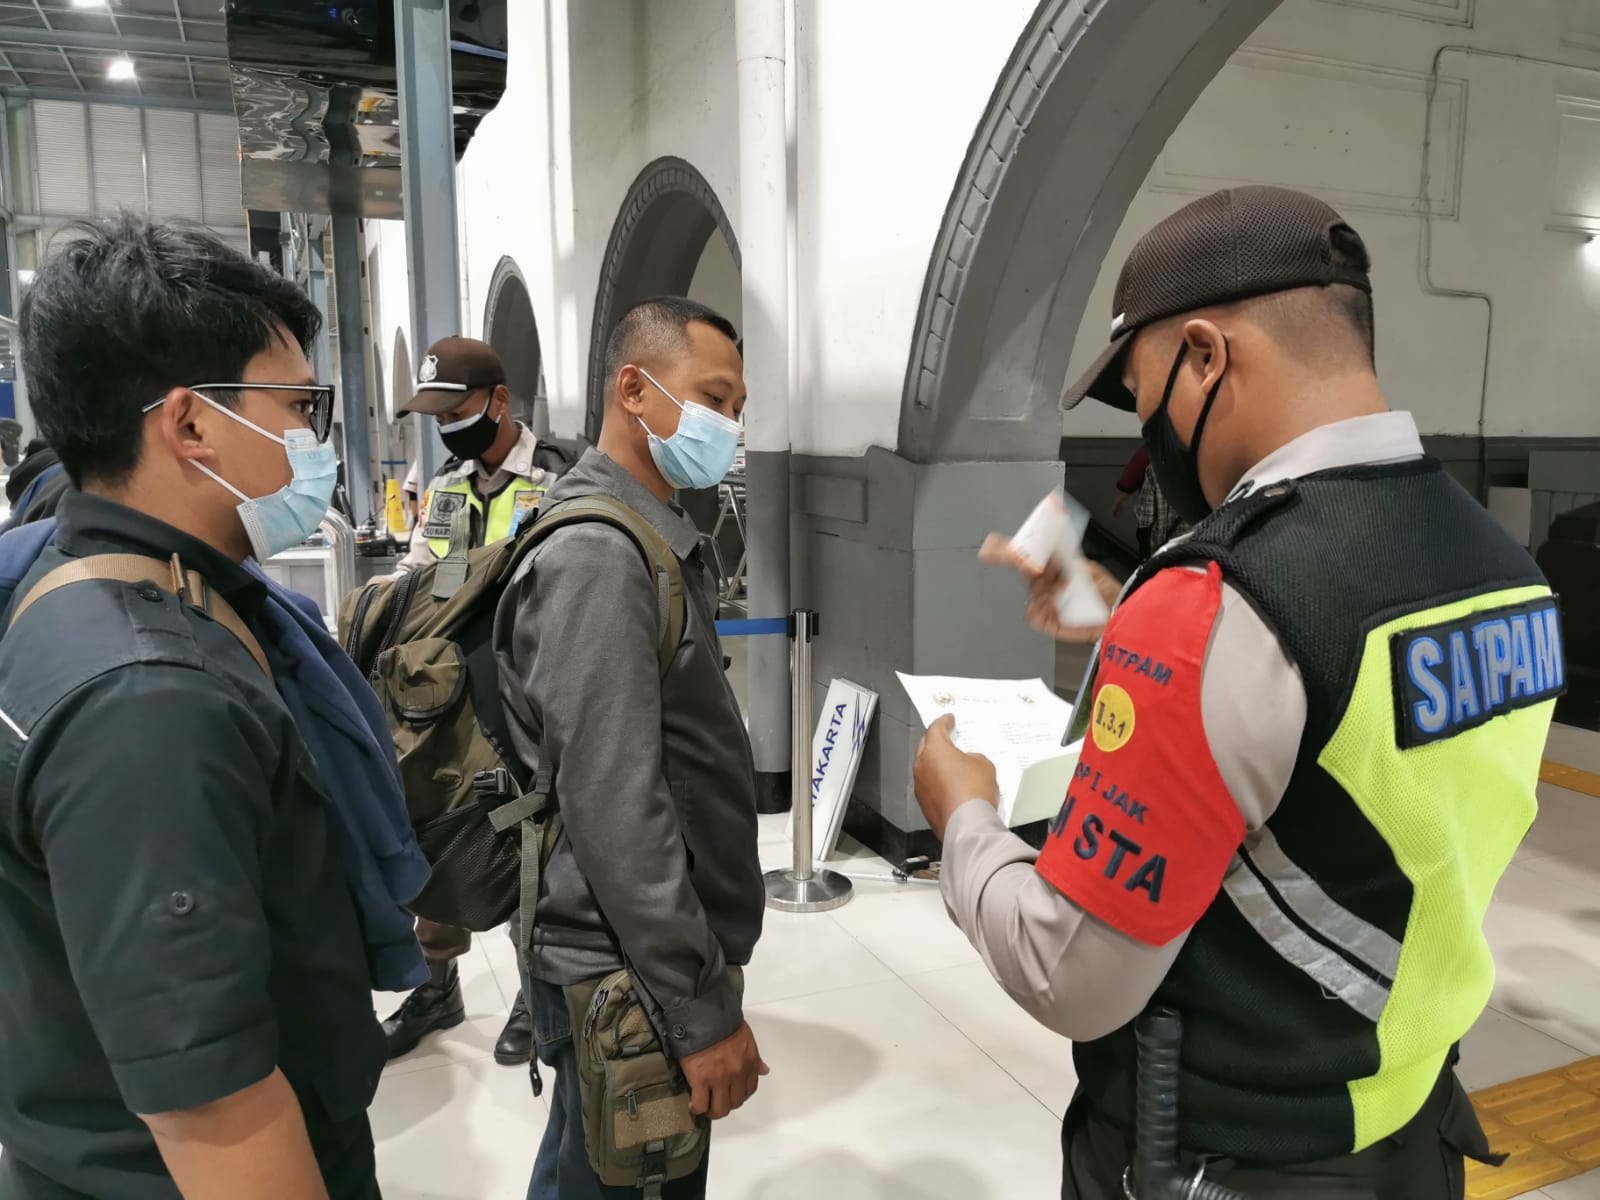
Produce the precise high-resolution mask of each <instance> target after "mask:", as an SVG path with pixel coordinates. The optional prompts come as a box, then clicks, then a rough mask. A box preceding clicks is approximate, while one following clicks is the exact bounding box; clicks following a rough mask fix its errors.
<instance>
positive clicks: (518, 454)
mask: <svg viewBox="0 0 1600 1200" xmlns="http://www.w3.org/2000/svg"><path fill="white" fill-rule="evenodd" d="M538 448H539V439H538V438H537V437H536V436H534V432H533V430H531V429H529V428H528V427H527V426H526V425H524V424H523V423H522V422H521V421H518V422H517V440H516V442H515V443H514V444H513V445H512V447H511V453H509V454H507V455H506V459H505V461H504V462H503V463H501V464H500V466H499V467H498V468H497V469H496V470H493V471H491V470H490V469H489V468H488V467H486V466H484V465H483V463H481V462H475V463H473V464H472V467H473V468H474V469H475V470H476V471H477V473H478V474H479V475H481V476H483V477H484V478H485V479H492V478H493V477H494V476H496V475H498V474H500V472H501V471H504V472H506V473H507V474H509V475H515V476H516V477H517V478H518V479H532V478H533V471H534V466H533V452H534V451H535V450H537V449H538ZM466 465H467V464H466V463H463V464H462V466H466Z"/></svg>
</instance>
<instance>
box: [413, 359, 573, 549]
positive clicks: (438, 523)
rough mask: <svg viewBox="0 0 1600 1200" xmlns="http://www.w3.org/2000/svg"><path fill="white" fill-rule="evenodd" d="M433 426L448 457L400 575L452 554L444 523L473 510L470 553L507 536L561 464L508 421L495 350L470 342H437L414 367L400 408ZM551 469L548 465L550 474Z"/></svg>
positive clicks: (529, 433) (424, 505) (536, 503)
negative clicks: (409, 392)
mask: <svg viewBox="0 0 1600 1200" xmlns="http://www.w3.org/2000/svg"><path fill="white" fill-rule="evenodd" d="M400 412H401V414H402V415H404V414H406V413H420V414H422V415H423V416H429V417H432V418H434V419H435V420H436V421H437V422H438V423H439V437H440V438H441V439H442V440H443V441H444V448H445V449H446V450H448V451H449V452H450V459H449V461H448V462H446V463H445V464H444V466H443V467H441V468H439V473H438V474H437V475H435V476H434V477H433V478H432V479H431V480H430V481H429V483H428V489H427V492H426V493H425V494H424V495H423V498H422V515H421V518H420V527H419V529H418V531H416V532H414V533H413V534H412V535H411V549H410V551H409V552H408V553H407V554H406V556H405V557H404V558H403V559H401V560H400V570H401V571H402V572H405V571H414V570H416V569H417V568H418V567H425V566H427V565H428V564H429V563H431V562H437V561H438V560H439V559H442V558H444V557H445V556H446V555H447V554H448V553H449V552H450V525H451V521H452V519H453V518H454V517H455V515H456V513H457V512H459V511H460V510H461V509H463V508H467V509H470V510H471V522H470V524H469V529H470V539H471V540H470V542H469V544H468V545H466V546H465V547H463V549H467V550H475V549H477V548H478V547H479V546H487V545H490V544H491V543H494V542H498V541H501V540H503V539H504V538H508V537H510V536H511V535H512V534H514V533H516V531H517V530H518V528H520V527H521V525H522V522H523V520H524V518H526V517H527V515H528V514H529V513H531V512H532V511H533V510H534V509H535V508H537V507H538V506H539V500H540V498H541V497H542V496H543V495H544V494H545V492H546V491H548V490H549V487H550V484H551V483H553V482H554V480H555V475H556V474H559V473H560V471H561V470H562V469H563V467H562V466H561V465H559V464H560V463H561V462H562V461H563V460H561V459H559V458H555V459H552V457H551V455H552V453H553V452H554V451H553V448H547V447H544V446H541V444H540V442H539V439H538V438H537V437H535V436H534V434H533V431H532V430H531V429H529V428H528V427H527V426H526V425H524V424H523V423H522V422H521V421H518V420H516V419H515V418H513V417H512V416H511V391H510V389H509V388H507V387H506V371H505V368H504V367H503V366H501V364H500V356H499V355H498V354H496V353H495V352H494V347H492V346H490V345H489V344H488V343H487V342H480V341H478V340H477V339H475V338H465V337H447V338H441V339H440V340H439V341H437V342H435V343H434V344H433V345H432V346H430V347H429V348H428V353H427V355H426V356H424V358H423V360H422V366H421V367H420V368H418V370H417V389H416V393H415V394H414V395H413V396H412V397H411V400H410V401H409V402H408V403H407V404H405V405H404V406H402V407H401V409H400ZM552 468H554V469H553V470H552Z"/></svg>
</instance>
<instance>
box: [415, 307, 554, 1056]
mask: <svg viewBox="0 0 1600 1200" xmlns="http://www.w3.org/2000/svg"><path fill="white" fill-rule="evenodd" d="M400 412H401V414H402V415H403V414H405V413H418V414H420V416H421V417H432V418H433V419H434V420H435V421H437V422H438V425H439V436H440V437H441V438H442V439H443V441H444V448H445V449H446V450H447V451H449V453H450V459H449V461H447V462H446V463H445V464H444V466H443V467H442V468H440V470H439V472H438V474H436V475H435V476H434V477H433V479H432V480H431V481H430V482H429V484H428V489H427V493H426V495H424V497H423V499H422V505H421V508H420V510H419V512H420V515H419V517H418V520H417V526H416V528H415V529H414V530H413V531H412V534H411V549H410V550H409V551H408V552H407V553H406V556H405V557H404V558H402V559H401V560H400V567H399V573H402V574H403V573H405V572H408V571H415V570H417V569H418V568H419V567H425V566H427V565H428V564H429V563H433V562H438V561H439V560H440V559H442V558H444V557H445V556H446V555H448V554H449V553H450V551H451V549H452V546H451V544H450V542H451V535H452V532H453V531H457V532H459V534H460V536H461V537H462V538H463V539H464V540H463V541H462V544H461V545H460V546H459V547H455V549H458V550H462V551H465V550H476V549H477V548H478V547H480V546H487V545H491V544H493V543H494V542H498V541H503V540H504V539H505V538H508V537H511V536H513V535H514V534H515V533H516V532H517V530H518V529H521V528H523V526H524V523H525V522H527V521H528V520H529V518H530V517H531V515H532V513H533V512H534V510H535V509H537V508H538V506H539V502H540V501H541V500H542V499H544V494H545V492H546V491H547V490H548V489H549V487H550V485H551V484H553V483H554V482H555V480H556V476H557V475H558V474H560V473H561V471H563V470H565V469H566V462H565V460H564V459H563V458H562V456H561V455H560V454H559V452H558V450H557V448H556V447H554V446H550V445H546V444H544V443H541V442H540V441H539V439H538V438H537V437H536V436H534V433H533V431H532V430H531V429H529V428H528V427H527V426H526V425H524V424H523V423H522V422H521V421H518V420H516V419H515V418H514V417H512V416H511V392H510V390H509V389H508V388H507V387H506V371H505V367H504V366H503V365H502V364H501V362H500V356H499V355H498V354H496V353H495V351H494V347H493V346H490V345H489V344H488V343H487V342H480V341H478V340H477V339H476V338H467V337H447V338H440V339H439V340H438V341H437V342H435V343H434V344H433V345H432V346H429V347H428V353H427V354H425V355H423V358H422V366H421V367H420V368H419V369H418V371H417V386H416V392H415V394H414V395H413V396H412V397H411V399H410V400H409V401H407V402H406V403H405V404H404V405H403V406H402V407H401V409H400ZM408 481H409V476H408ZM463 511H464V512H465V515H466V520H465V522H464V523H463V524H462V525H461V526H456V525H455V519H456V515H457V514H458V513H461V512H463ZM417 940H418V941H419V942H420V943H421V944H422V953H423V956H424V957H425V958H426V959H427V960H428V970H429V974H430V978H429V980H428V982H427V983H425V984H423V985H422V986H421V987H420V988H418V989H417V990H416V991H414V992H413V993H411V995H409V996H407V997H406V999H405V1002H404V1003H403V1004H401V1006H400V1007H399V1008H398V1009H396V1010H395V1011H394V1012H393V1013H392V1014H390V1016H389V1017H388V1019H387V1020H385V1021H384V1023H383V1032H384V1035H385V1036H386V1037H387V1038H388V1039H389V1057H391V1058H399V1057H401V1056H403V1055H406V1054H409V1053H411V1051H413V1050H415V1049H416V1048H417V1046H418V1044H419V1043H421V1041H422V1039H423V1038H425V1037H427V1036H428V1035H429V1034H431V1033H436V1032H439V1031H441V1030H446V1029H454V1028H455V1027H456V1026H458V1025H460V1024H461V1023H462V1022H463V1021H465V1020H466V1019H467V1009H466V1002H465V1000H464V999H463V998H462V995H461V975H460V971H459V969H458V968H457V965H456V963H457V960H458V959H460V958H461V957H462V956H463V955H465V954H466V953H467V951H468V950H470V949H471V948H472V934H471V932H470V931H468V930H465V929H457V928H456V927H454V926H452V925H440V924H438V923H437V922H435V921H429V920H427V919H426V918H419V919H418V921H417ZM532 1053H533V1019H532V1018H531V1017H530V1016H529V1015H528V1006H527V1004H526V1003H524V1001H523V998H522V995H521V994H520V993H519V994H518V995H517V996H516V998H515V999H514V1000H513V1001H512V1004H511V1013H510V1015H509V1016H508V1017H507V1018H506V1023H505V1028H503V1029H502V1030H501V1031H500V1037H499V1038H498V1040H496V1042H495V1047H494V1058H495V1061H496V1062H497V1063H499V1064H500V1065H501V1066H505V1067H514V1066H526V1065H527V1063H528V1058H529V1056H530V1055H531V1054H532Z"/></svg>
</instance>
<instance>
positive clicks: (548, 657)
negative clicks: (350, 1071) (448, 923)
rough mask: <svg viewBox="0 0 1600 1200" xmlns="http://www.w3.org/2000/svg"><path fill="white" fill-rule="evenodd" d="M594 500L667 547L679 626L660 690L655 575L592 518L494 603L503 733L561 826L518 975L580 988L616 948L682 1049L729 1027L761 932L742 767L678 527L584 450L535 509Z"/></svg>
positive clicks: (750, 783)
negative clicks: (732, 977)
mask: <svg viewBox="0 0 1600 1200" xmlns="http://www.w3.org/2000/svg"><path fill="white" fill-rule="evenodd" d="M596 494H603V495H608V496H613V497H615V498H617V499H619V500H621V501H622V502H623V503H625V504H627V505H628V506H629V507H630V508H632V509H633V510H634V511H635V512H637V513H638V514H639V515H640V516H642V517H643V518H645V520H647V521H649V522H650V524H651V525H652V526H654V527H655V528H656V529H657V530H658V531H659V532H660V533H661V535H662V537H663V538H665V539H666V541H667V543H668V544H669V545H670V546H671V547H672V550H673V552H674V553H675V554H676V555H677V557H678V560H679V562H680V563H681V565H682V567H683V576H684V593H685V600H686V607H687V617H688V620H687V624H686V627H685V630H684V636H683V641H682V644H681V646H680V648H679V650H678V652H677V655H676V657H675V658H674V660H673V662H672V665H671V667H670V668H669V670H668V672H667V675H666V678H665V679H662V678H661V675H660V664H659V659H658V653H657V651H658V644H659V642H658V638H659V633H658V625H657V621H658V617H657V602H656V589H655V582H654V580H653V578H652V576H651V574H650V573H649V571H648V570H647V568H646V566H645V563H644V559H643V557H642V556H641V555H640V552H639V550H638V548H637V547H636V546H635V545H634V543H633V541H632V540H631V539H630V538H629V537H628V536H627V535H626V534H624V533H622V532H620V531H619V530H616V529H614V528H612V527H610V526H607V525H599V524H593V525H580V526H576V527H572V528H568V529H563V530H560V531H558V532H556V533H554V534H552V535H551V537H550V539H549V541H547V542H545V543H544V544H543V545H542V546H540V547H539V548H538V549H537V550H536V551H535V552H534V553H533V554H532V555H530V556H529V559H528V562H527V563H526V564H525V565H524V567H523V569H522V570H521V571H520V572H519V573H518V576H517V578H516V579H515V580H514V581H513V582H512V584H511V586H510V587H509V588H507V589H506V593H505V596H504V597H503V598H502V600H501V602H500V609H499V613H498V615H497V617H496V621H495V637H494V644H495V657H496V659H497V661H498V663H499V667H500V692H501V699H502V701H503V702H504V705H505V710H506V716H507V719H508V722H509V724H510V727H511V737H512V742H513V745H514V748H515V750H516V752H517V754H518V756H519V757H520V758H521V760H522V762H523V763H524V764H525V765H531V764H534V763H541V764H542V765H543V767H544V768H545V769H547V770H549V771H550V772H551V775H552V778H553V781H554V789H553V791H554V796H555V802H556V804H557V805H558V806H559V808H560V812H561V815H562V821H563V826H564V828H563V832H562V836H561V838H560V840H559V841H558V842H557V844H556V847H555V851H554V854H553V856H552V858H551V861H550V863H549V865H548V867H547V869H546V870H545V871H544V873H543V878H542V880H541V884H540V890H539V907H538V920H537V928H536V931H535V934H534V938H533V948H532V951H531V969H532V973H533V975H534V976H535V977H536V978H539V979H542V980H544V981H546V982H548V983H553V984H559V985H571V984H577V983H581V982H584V981H586V980H591V979H596V978H599V977H600V976H603V975H606V974H609V973H610V972H611V971H613V970H616V969H618V968H619V967H620V966H621V965H622V956H623V954H624V953H625V954H626V956H627V958H628V960H629V963H630V965H631V967H632V969H633V970H634V971H635V972H636V973H637V974H638V975H639V976H640V977H641V980H642V982H643V983H644V985H645V989H646V990H647V991H648V992H649V993H650V995H651V996H652V997H653V998H654V1000H655V1001H656V1003H657V1004H658V1005H659V1006H660V1007H661V1009H662V1013H663V1016H664V1018H665V1021H664V1024H665V1027H666V1030H667V1032H668V1034H669V1036H670V1038H671V1043H672V1044H671V1045H670V1047H669V1050H670V1052H671V1053H673V1054H674V1055H676V1056H677V1057H680V1058H681V1057H683V1056H684V1055H687V1054H693V1053H696V1052H698V1051H700V1050H703V1049H705V1048H707V1047H708V1046H712V1045H715V1044H716V1043H717V1042H719V1041H722V1040H723V1039H724V1038H727V1037H729V1036H731V1035H732V1034H733V1033H734V1032H736V1031H737V1030H738V1028H739V1025H740V1023H741V1022H742V1021H743V1015H742V1009H741V1006H740V1002H739V996H738V993H737V992H736V991H735V989H734V987H733V985H732V984H731V983H730V981H729V977H728V971H727V967H728V966H729V965H730V964H731V965H734V966H743V965H745V964H746V963H748V962H749V961H750V955H751V952H752V950H754V948H755V944H756V939H757V938H758V937H759V936H760V933H761V917H762V912H763V909H764V902H765V899H764V893H763V889H762V882H761V868H760V864H759V861H758V858H757V851H756V808H755V775H754V768H753V764H752V761H751V756H750V743H749V738H748V736H747V734H746V732H745V726H744V719H743V717H742V716H741V714H740V711H739V704H738V701H737V700H736V699H735V697H734V694H733V689H732V688H731V687H730V686H729V684H728V680H727V677H726V675H725V673H724V669H723V657H722V645H721V643H720V642H719V641H718V638H717V631H716V625H715V620H716V612H717V598H716V592H715V587H714V583H713V581H712V578H711V575H710V572H708V571H707V570H706V568H705V566H704V564H703V563H702V562H701V557H700V549H699V534H698V533H697V531H696V530H695V527H694V525H693V523H691V522H690V521H689V519H688V518H687V517H685V516H684V515H683V514H682V513H680V512H678V511H676V510H675V509H673V508H671V507H669V506H668V505H666V504H663V503H662V502H661V501H660V500H658V499H657V498H656V497H655V496H654V495H652V494H651V493H650V492H649V491H648V490H646V489H645V487H644V486H643V485H642V484H640V483H639V482H638V480H636V479H634V477H633V476H632V475H630V474H629V473H628V472H627V471H625V470H623V469H622V468H621V467H619V466H618V465H617V464H616V463H614V462H613V461H612V460H611V459H609V458H607V457H606V456H605V455H604V454H602V453H600V452H599V451H597V450H591V451H589V452H588V453H587V454H585V455H584V457H583V459H582V461H580V462H579V463H578V465H577V466H576V467H574V468H573V469H572V470H571V471H570V472H569V473H568V474H567V475H565V476H564V477H563V478H562V479H561V480H560V482H558V483H557V484H556V486H555V487H554V488H552V489H551V491H550V494H549V497H548V500H547V503H554V502H555V501H558V500H563V499H568V498H572V497H577V496H592V495H596Z"/></svg>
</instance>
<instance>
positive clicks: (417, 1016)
mask: <svg viewBox="0 0 1600 1200" xmlns="http://www.w3.org/2000/svg"><path fill="white" fill-rule="evenodd" d="M428 971H429V973H430V974H431V975H432V976H433V978H431V979H429V980H428V982H427V983H425V984H423V985H422V986H421V987H419V988H418V989H417V990H416V991H414V992H412V993H411V995H409V996H407V997H406V999H405V1003H404V1004H402V1005H401V1006H400V1007H399V1008H398V1009H396V1010H395V1013H394V1015H393V1016H392V1017H390V1018H389V1019H388V1020H387V1021H385V1022H384V1023H383V1035H384V1037H386V1038H388V1039H389V1058H390V1060H391V1061H392V1060H394V1059H396V1058H399V1057H400V1056H401V1055H403V1054H410V1053H411V1052H412V1051H413V1050H415V1049H416V1048H417V1043H419V1042H420V1041H422V1039H423V1038H425V1037H426V1036H427V1035H428V1034H430V1033H433V1032H435V1031H436V1030H440V1029H454V1028H455V1027H456V1026H457V1025H459V1024H461V1022H463V1021H465V1020H466V1019H467V1006H466V1003H465V1002H464V1001H463V1000H462V999H461V976H460V974H459V972H457V970H456V964H455V962H454V960H452V961H450V962H443V963H437V962H436V963H429V964H428Z"/></svg>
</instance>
